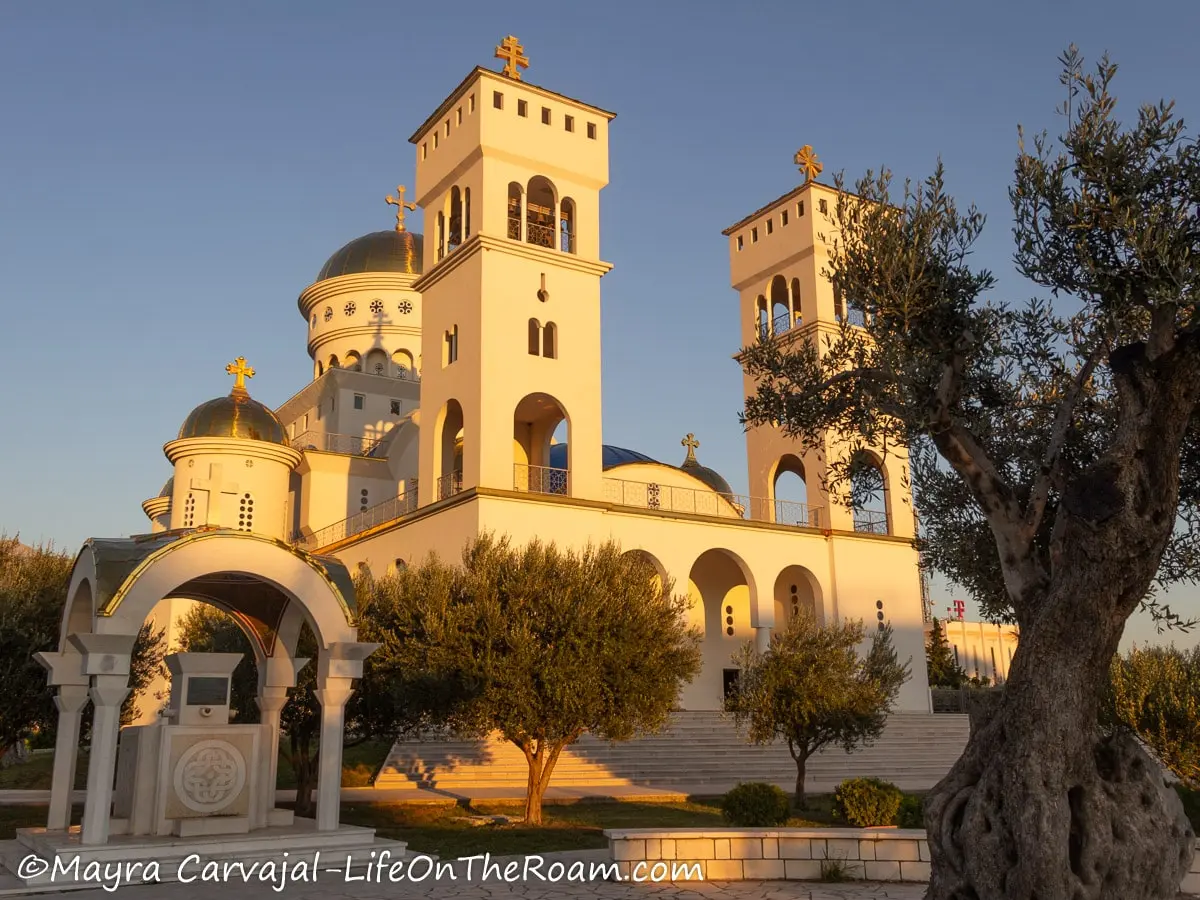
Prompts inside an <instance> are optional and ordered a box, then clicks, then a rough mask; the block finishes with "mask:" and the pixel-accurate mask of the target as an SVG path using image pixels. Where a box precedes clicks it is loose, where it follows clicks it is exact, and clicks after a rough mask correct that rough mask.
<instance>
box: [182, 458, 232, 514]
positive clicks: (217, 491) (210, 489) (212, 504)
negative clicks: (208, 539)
mask: <svg viewBox="0 0 1200 900" xmlns="http://www.w3.org/2000/svg"><path fill="white" fill-rule="evenodd" d="M223 468H224V467H223V466H222V465H221V464H220V463H212V464H210V465H209V467H208V477H207V478H193V479H192V481H191V484H190V485H188V486H189V487H190V488H191V489H192V490H193V491H202V492H203V493H205V494H206V495H207V497H206V501H207V502H206V503H205V504H204V507H205V508H204V510H203V511H202V512H201V514H200V515H198V516H197V520H198V521H197V523H196V524H198V525H216V526H221V525H224V524H225V522H224V521H223V519H225V518H227V517H228V519H229V522H230V523H232V522H233V520H234V519H235V518H236V517H237V506H238V503H237V493H238V486H237V483H236V482H227V481H225V480H224V478H223V477H222V475H221V471H222V469H223ZM226 498H228V499H226Z"/></svg>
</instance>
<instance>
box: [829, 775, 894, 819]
mask: <svg viewBox="0 0 1200 900" xmlns="http://www.w3.org/2000/svg"><path fill="white" fill-rule="evenodd" d="M903 796H904V795H903V794H902V793H901V792H900V788H898V787H896V786H895V785H894V784H891V783H890V782H887V781H880V780H879V779H878V778H847V779H846V780H845V781H843V782H842V783H841V784H839V785H838V786H837V789H836V790H835V791H834V792H833V817H834V818H835V819H837V820H838V821H841V822H846V823H847V824H849V825H853V826H855V827H857V828H874V827H877V826H880V825H891V824H892V823H893V822H894V821H895V820H896V814H897V813H898V812H899V811H900V801H901V799H902V798H903Z"/></svg>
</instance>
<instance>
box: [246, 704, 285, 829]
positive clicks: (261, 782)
mask: <svg viewBox="0 0 1200 900" xmlns="http://www.w3.org/2000/svg"><path fill="white" fill-rule="evenodd" d="M287 692H288V689H287V688H285V687H267V688H263V689H262V692H261V693H260V694H259V696H258V698H257V699H258V709H259V713H260V715H259V721H260V722H261V723H262V724H263V726H264V730H265V734H264V735H263V738H264V740H263V746H262V754H263V755H262V769H261V771H260V772H259V774H258V787H259V795H258V810H257V815H256V816H255V822H254V823H253V825H252V827H254V828H263V827H265V826H266V824H267V817H268V816H269V815H270V813H271V810H273V809H274V808H275V785H276V784H277V783H278V781H279V714H280V712H281V711H282V710H283V707H284V704H285V703H287V699H288V698H287Z"/></svg>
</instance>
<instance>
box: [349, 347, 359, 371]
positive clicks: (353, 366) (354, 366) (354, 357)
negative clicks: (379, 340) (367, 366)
mask: <svg viewBox="0 0 1200 900" xmlns="http://www.w3.org/2000/svg"><path fill="white" fill-rule="evenodd" d="M345 368H347V369H350V370H351V371H353V372H361V371H362V357H360V356H359V355H358V353H357V352H355V351H354V350H351V351H350V352H349V353H347V354H346V365H345Z"/></svg>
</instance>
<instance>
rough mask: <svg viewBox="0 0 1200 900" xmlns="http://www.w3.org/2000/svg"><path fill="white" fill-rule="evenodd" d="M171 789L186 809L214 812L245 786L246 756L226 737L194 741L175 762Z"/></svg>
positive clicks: (234, 797)
mask: <svg viewBox="0 0 1200 900" xmlns="http://www.w3.org/2000/svg"><path fill="white" fill-rule="evenodd" d="M174 782H175V793H176V795H177V796H178V797H179V799H180V800H181V801H182V802H183V804H184V806H186V807H187V808H188V809H190V810H194V811H195V812H199V813H215V812H219V811H220V810H222V809H224V808H225V807H226V806H228V805H229V804H231V803H232V802H233V801H234V800H236V799H237V796H238V794H240V793H241V791H242V788H243V787H245V786H246V759H245V757H243V756H242V753H241V751H240V750H238V748H237V747H235V746H233V744H231V743H229V742H228V741H220V740H210V741H198V742H197V743H195V744H193V745H192V746H190V747H188V749H187V750H185V751H184V753H183V755H182V756H181V757H179V762H178V763H176V764H175V777H174Z"/></svg>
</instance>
